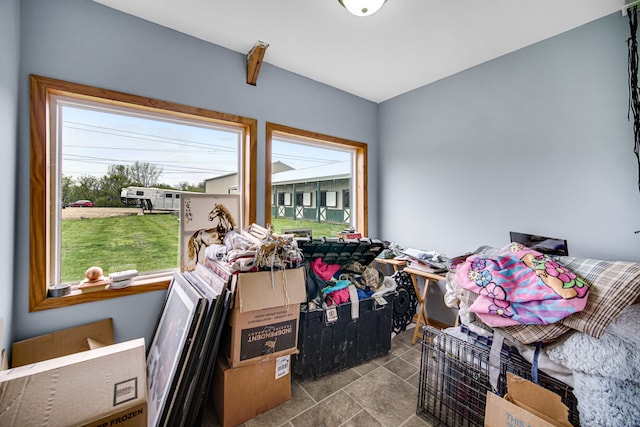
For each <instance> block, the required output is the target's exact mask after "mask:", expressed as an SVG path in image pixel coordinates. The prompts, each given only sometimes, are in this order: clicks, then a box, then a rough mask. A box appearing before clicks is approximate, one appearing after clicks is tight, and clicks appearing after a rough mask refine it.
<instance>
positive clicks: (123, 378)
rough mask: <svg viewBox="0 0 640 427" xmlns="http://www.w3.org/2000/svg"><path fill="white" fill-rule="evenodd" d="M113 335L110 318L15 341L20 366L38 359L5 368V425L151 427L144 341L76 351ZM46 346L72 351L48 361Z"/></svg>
mask: <svg viewBox="0 0 640 427" xmlns="http://www.w3.org/2000/svg"><path fill="white" fill-rule="evenodd" d="M92 332H95V334H94V333H92ZM105 334H106V335H105ZM109 335H111V336H113V330H112V329H111V319H108V321H101V322H96V323H95V324H90V325H84V326H82V327H79V328H77V329H76V328H71V329H69V330H65V331H60V332H59V333H53V334H48V335H44V336H41V337H36V338H33V339H31V340H26V341H24V342H18V343H15V344H14V347H13V353H14V358H17V359H18V364H20V363H22V362H20V360H23V361H24V360H30V359H33V357H36V358H37V359H38V361H36V362H35V363H28V364H25V365H23V366H18V367H14V368H12V369H8V370H3V371H0V425H2V426H36V425H61V426H62V425H74V426H91V427H97V426H109V425H116V424H117V425H118V426H124V427H138V426H140V427H142V426H146V425H147V386H146V384H147V382H146V379H147V377H146V360H145V344H144V339H142V338H140V339H136V340H131V341H127V342H123V343H118V344H112V345H104V346H101V347H99V348H95V349H93V350H86V351H83V350H84V348H83V347H80V350H77V349H78V348H79V347H78V345H80V342H81V341H83V342H84V344H82V346H84V345H86V346H87V348H89V347H88V346H89V344H88V342H87V338H91V337H94V338H98V339H99V338H106V339H107V340H108V337H109ZM82 337H84V339H83V340H81V341H79V340H78V339H80V338H82ZM47 343H48V344H49V345H47ZM47 347H48V348H49V349H53V350H54V352H55V353H61V354H67V355H61V356H60V357H54V358H51V359H46V360H43V359H42V358H40V357H38V356H37V350H38V349H39V348H40V349H46V348H47ZM76 350H77V352H76ZM34 355H35V356H34ZM56 355H57V354H56ZM14 366H16V363H14Z"/></svg>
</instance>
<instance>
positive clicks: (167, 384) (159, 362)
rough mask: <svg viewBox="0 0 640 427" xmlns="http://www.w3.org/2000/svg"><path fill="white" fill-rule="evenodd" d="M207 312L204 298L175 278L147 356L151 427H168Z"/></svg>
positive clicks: (188, 285)
mask: <svg viewBox="0 0 640 427" xmlns="http://www.w3.org/2000/svg"><path fill="white" fill-rule="evenodd" d="M205 309H206V299H205V298H203V297H202V296H201V295H200V294H199V293H198V292H197V291H196V290H195V289H194V288H193V287H192V286H191V285H190V284H189V283H188V282H187V281H186V280H185V279H184V278H182V277H181V276H180V275H179V274H174V276H173V280H172V281H171V286H170V288H169V291H168V293H167V298H166V299H165V303H164V306H163V308H162V313H161V316H160V320H159V321H158V324H157V326H156V330H155V333H154V336H153V340H152V341H151V345H150V346H149V351H148V352H147V401H148V403H147V404H148V425H149V426H161V425H166V420H167V417H168V413H169V410H170V406H171V404H172V402H173V399H174V398H175V394H176V392H177V389H178V384H179V383H180V381H181V380H182V375H183V371H184V365H185V361H187V360H188V357H189V354H190V352H191V350H192V345H191V344H192V343H193V341H194V340H193V339H192V337H193V336H194V335H196V334H197V332H198V329H199V328H200V324H201V323H202V322H201V320H202V318H203V313H204V310H205Z"/></svg>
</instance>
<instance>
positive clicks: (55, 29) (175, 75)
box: [0, 0, 640, 341]
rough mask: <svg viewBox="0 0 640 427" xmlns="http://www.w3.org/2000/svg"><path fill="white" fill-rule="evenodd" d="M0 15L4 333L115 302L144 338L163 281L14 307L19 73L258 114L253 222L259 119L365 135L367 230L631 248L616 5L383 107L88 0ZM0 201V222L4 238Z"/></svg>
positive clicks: (447, 242) (628, 134)
mask: <svg viewBox="0 0 640 427" xmlns="http://www.w3.org/2000/svg"><path fill="white" fill-rule="evenodd" d="M18 14H19V16H20V20H19V31H20V43H21V44H20V50H19V57H20V60H19V61H20V62H19V65H20V72H19V74H18V73H17V72H16V71H15V70H16V69H17V64H18V60H17V57H18V52H17V48H16V46H17V41H16V42H13V41H11V40H15V39H17V34H16V32H17V31H18V30H17V29H16V28H17V27H18V24H17V22H18V18H17V16H18ZM5 20H6V21H7V23H6V24H5ZM0 24H1V25H0V28H2V29H1V30H0V35H1V36H2V37H0V39H2V42H0V53H2V56H3V62H2V66H0V71H1V72H2V73H3V74H2V75H0V89H1V90H2V91H3V92H2V93H1V94H0V111H1V112H3V114H0V117H2V118H1V119H0V120H1V122H2V124H3V126H0V128H1V129H2V131H0V132H2V133H1V134H0V135H2V139H3V140H5V139H6V140H7V142H6V143H5V145H6V146H7V147H8V150H9V153H10V154H9V155H6V156H3V158H2V162H3V164H2V168H0V169H1V170H2V173H3V174H7V177H6V180H7V181H6V182H10V183H13V182H15V181H14V180H13V178H12V177H13V171H15V166H14V160H15V159H16V158H17V170H18V174H17V192H16V194H17V199H16V202H17V209H18V212H17V218H18V219H17V221H16V228H15V240H16V255H15V259H16V260H17V261H16V263H15V264H16V268H15V270H14V272H12V271H11V268H10V267H11V265H13V264H12V261H11V259H12V258H11V255H12V252H11V249H12V247H13V245H12V244H10V243H3V244H4V245H5V246H3V249H2V250H3V251H6V252H7V256H3V257H2V262H3V263H7V264H6V266H5V265H4V264H3V265H2V266H5V267H7V268H4V269H2V270H0V271H2V274H3V277H2V278H0V293H1V295H2V299H1V300H0V316H4V317H6V316H9V317H10V316H11V312H12V308H11V306H10V305H9V304H8V303H6V302H5V301H7V299H8V300H9V301H10V300H11V293H12V288H11V286H8V285H5V284H4V283H10V282H11V280H12V279H13V282H14V287H13V292H14V294H15V295H14V301H15V304H14V306H13V326H12V328H11V329H12V331H13V338H15V339H22V338H26V337H30V336H34V335H38V334H42V333H45V332H49V331H52V330H57V329H61V328H64V327H69V326H73V325H77V324H81V323H85V322H88V321H93V320H97V319H100V318H104V317H113V318H114V321H115V328H116V339H117V340H118V341H121V340H125V339H130V338H136V337H140V336H142V337H145V338H146V339H147V340H149V339H150V335H151V332H152V330H153V326H154V324H155V322H156V320H157V314H158V311H159V309H160V306H161V304H162V299H163V297H164V293H163V292H154V293H149V294H144V295H138V296H132V297H125V298H118V299H115V300H110V301H103V302H96V303H90V304H84V305H81V306H73V307H69V308H63V309H54V310H47V311H43V312H38V313H29V312H28V283H27V276H28V273H29V271H28V255H29V253H28V242H29V229H28V213H29V199H28V194H29V150H28V142H29V119H28V117H29V114H28V90H27V88H28V85H27V82H28V75H29V74H31V73H33V74H40V75H44V76H49V77H53V78H58V79H63V80H69V81H74V82H79V83H84V84H89V85H94V86H99V87H105V88H108V89H114V90H119V91H124V92H130V93H133V94H137V95H142V96H148V97H153V98H159V99H164V100H168V101H173V102H180V103H184V104H189V105H194V106H199V107H203V108H209V109H213V110H217V111H222V112H227V113H232V114H238V115H243V116H247V117H253V118H256V119H258V125H259V128H258V129H259V130H258V133H259V140H258V142H259V147H258V159H259V163H258V171H257V176H258V202H259V206H258V222H259V223H260V222H262V221H263V219H264V218H263V217H262V215H263V212H264V209H263V206H264V179H263V178H262V176H263V175H264V124H265V122H266V121H272V122H276V123H281V124H284V125H288V126H293V127H298V128H301V129H305V130H309V131H315V132H320V133H325V134H329V135H334V136H337V137H342V138H348V139H353V140H358V141H362V142H365V143H367V144H369V155H370V157H369V161H370V164H369V166H370V170H369V172H370V173H369V213H370V218H369V225H370V233H369V234H370V235H371V236H372V237H379V238H383V239H386V240H391V241H396V242H398V243H400V244H401V245H403V246H405V247H416V248H422V249H436V250H438V251H440V252H443V253H445V254H447V255H457V254H460V253H463V252H466V251H470V250H473V249H475V248H476V247H477V246H480V245H484V244H489V245H493V246H501V245H503V244H506V243H507V240H508V232H509V230H516V231H524V232H531V233H537V234H543V235H549V236H557V237H562V238H566V239H568V240H569V248H570V251H571V253H572V255H577V256H586V257H592V258H602V259H625V260H632V261H640V235H635V234H633V231H635V230H638V229H640V193H639V192H638V190H637V164H636V163H635V161H634V158H633V151H632V147H633V140H632V128H631V124H630V123H629V122H628V121H627V97H628V91H627V85H626V82H627V75H626V66H627V63H626V44H625V41H626V39H627V37H628V26H627V22H626V19H625V18H623V17H622V16H621V15H620V14H619V13H616V14H612V15H610V16H608V17H605V18H603V19H600V20H598V21H596V22H594V23H591V24H588V25H585V26H583V27H581V28H578V29H576V30H573V31H571V32H568V33H565V34H562V35H560V36H557V37H555V38H552V39H549V40H546V41H543V42H541V43H538V44H536V45H534V46H531V47H528V48H526V49H522V50H520V51H517V52H515V53H512V54H510V55H506V56H504V57H501V58H498V59H496V60H493V61H490V62H487V63H485V64H482V65H480V66H477V67H475V68H473V69H470V70H467V71H465V72H462V73H459V74H457V75H455V76H452V77H450V78H447V79H443V80H441V81H438V82H436V83H433V84H431V85H428V86H425V87H422V88H420V89H417V90H414V91H412V92H409V93H407V94H404V95H402V96H399V97H397V98H394V99H392V100H389V101H387V102H384V103H382V104H381V105H379V106H377V105H375V104H373V103H370V102H367V101H365V100H362V99H360V98H357V97H354V96H351V95H348V94H346V93H344V92H341V91H338V90H336V89H334V88H330V87H328V86H325V85H322V84H319V83H317V82H314V81H311V80H309V79H306V78H303V77H301V76H299V75H296V74H292V73H289V72H286V71H283V70H281V69H278V68H276V67H273V66H271V65H270V64H268V57H269V52H268V51H267V54H266V57H265V61H266V63H264V64H263V66H262V69H261V73H260V77H259V79H258V84H257V86H255V87H254V86H249V85H246V83H245V57H244V55H242V54H238V53H235V52H231V51H229V50H226V49H224V48H221V47H218V46H215V45H211V44H208V43H205V42H202V41H200V40H197V39H193V38H190V37H187V36H184V35H182V34H179V33H177V32H174V31H172V30H168V29H166V28H162V27H159V26H156V25H154V24H151V23H148V22H146V21H143V20H140V19H137V18H134V17H131V16H128V15H125V14H122V13H120V12H117V11H114V10H111V9H109V8H106V7H103V6H101V5H98V4H96V3H93V2H92V1H89V0H58V1H56V2H51V1H47V0H23V1H22V2H18V1H17V0H9V2H8V3H7V1H6V0H4V2H3V3H1V6H0ZM7 24H8V25H7ZM7 40H9V42H7ZM7 43H8V44H7ZM249 48H250V46H248V47H247V50H248V49H249ZM5 58H8V61H4V59H5ZM16 82H17V83H16ZM16 86H19V87H20V91H19V93H18V94H17V95H16V89H15V88H16ZM5 89H7V90H8V91H7V93H6V94H5V92H4V91H5ZM16 96H17V99H18V102H19V110H18V111H19V121H18V130H17V131H18V137H17V143H18V144H17V145H18V152H17V157H16V156H12V153H13V151H12V150H13V148H14V146H15V145H16V144H15V143H13V142H14V140H15V139H16V138H14V136H13V135H14V134H15V132H16V127H15V120H16V119H15V117H16V112H15V109H14V105H15V103H16ZM5 110H6V113H5ZM12 123H13V124H12ZM378 141H380V142H378ZM7 215H9V217H8V219H7V221H6V222H5V221H2V223H3V224H5V225H4V226H6V227H7V231H6V232H3V234H2V235H3V236H7V239H4V240H11V238H12V233H13V231H12V228H11V227H9V226H7V225H6V224H13V215H12V214H7ZM2 279H5V280H4V281H3V280H2ZM440 291H441V290H439V289H432V291H431V292H430V304H429V310H430V315H431V314H432V312H434V317H435V318H438V319H439V320H443V321H447V322H448V321H451V320H452V317H451V313H449V312H447V311H446V310H445V311H441V312H438V311H439V310H441V307H439V305H440V304H439V302H440V301H441V299H440V300H439V298H441V295H438V293H439V292H440ZM432 294H434V295H432ZM5 322H6V319H5ZM5 341H6V339H5Z"/></svg>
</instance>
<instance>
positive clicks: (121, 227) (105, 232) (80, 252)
mask: <svg viewBox="0 0 640 427" xmlns="http://www.w3.org/2000/svg"><path fill="white" fill-rule="evenodd" d="M273 227H274V231H275V232H276V233H280V231H281V230H282V229H287V228H311V229H313V237H314V238H319V237H323V236H326V237H336V234H337V233H338V231H340V230H342V229H343V228H344V227H345V225H344V224H327V223H318V222H315V221H302V220H290V219H283V218H277V219H274V220H273ZM179 233H180V231H179V221H178V219H177V218H176V217H175V216H173V215H168V214H167V215H165V214H154V215H142V216H137V215H131V216H118V217H110V218H93V219H80V220H78V219H68V220H64V221H62V253H61V258H62V259H61V269H62V272H61V279H62V282H63V283H67V282H77V281H80V280H82V279H83V278H84V272H85V271H86V270H87V268H89V267H91V266H94V265H97V266H99V267H102V269H103V270H104V273H105V275H106V274H109V273H112V272H115V271H122V270H130V269H134V270H138V271H140V272H149V271H156V270H164V269H168V268H176V267H178V266H179V265H180V262H179V256H178V254H179V246H180V237H179Z"/></svg>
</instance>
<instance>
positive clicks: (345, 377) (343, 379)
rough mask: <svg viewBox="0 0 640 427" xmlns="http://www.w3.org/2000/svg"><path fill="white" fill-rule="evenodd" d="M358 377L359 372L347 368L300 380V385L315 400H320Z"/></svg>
mask: <svg viewBox="0 0 640 427" xmlns="http://www.w3.org/2000/svg"><path fill="white" fill-rule="evenodd" d="M358 378H360V374H358V373H357V372H356V371H355V370H353V369H347V370H345V371H341V372H335V373H332V374H329V375H326V376H324V377H322V378H318V379H316V380H306V381H301V382H300V386H301V387H302V388H304V389H305V390H306V391H307V393H309V395H311V397H313V399H315V401H316V402H320V401H321V400H323V399H324V398H326V397H327V396H330V395H332V394H333V393H335V392H336V391H338V390H340V389H341V388H342V387H344V386H346V385H347V384H349V383H351V382H353V381H355V380H357V379H358Z"/></svg>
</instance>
